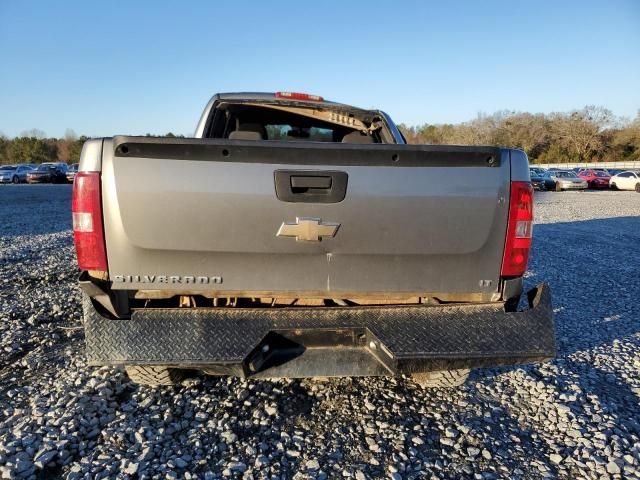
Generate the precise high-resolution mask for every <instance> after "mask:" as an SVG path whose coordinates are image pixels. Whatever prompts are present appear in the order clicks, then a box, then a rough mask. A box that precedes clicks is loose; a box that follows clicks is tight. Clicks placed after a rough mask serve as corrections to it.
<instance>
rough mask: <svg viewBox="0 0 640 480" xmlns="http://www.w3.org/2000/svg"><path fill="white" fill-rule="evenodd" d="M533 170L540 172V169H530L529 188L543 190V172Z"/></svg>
mask: <svg viewBox="0 0 640 480" xmlns="http://www.w3.org/2000/svg"><path fill="white" fill-rule="evenodd" d="M534 170H542V169H530V170H529V175H530V177H531V186H532V187H533V189H534V190H545V188H544V180H545V177H544V174H545V171H534Z"/></svg>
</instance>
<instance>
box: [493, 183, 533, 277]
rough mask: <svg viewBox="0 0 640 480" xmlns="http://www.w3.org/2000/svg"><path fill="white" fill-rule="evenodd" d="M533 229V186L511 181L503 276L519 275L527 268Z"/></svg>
mask: <svg viewBox="0 0 640 480" xmlns="http://www.w3.org/2000/svg"><path fill="white" fill-rule="evenodd" d="M532 230H533V187H532V186H531V184H530V183H529V182H511V196H510V203H509V223H508V225H507V240H506V242H505V245H504V257H503V259H502V271H501V272H500V273H501V275H502V276H504V277H519V276H521V275H523V274H524V272H525V271H526V270H527V262H528V261H529V251H530V250H531V233H532Z"/></svg>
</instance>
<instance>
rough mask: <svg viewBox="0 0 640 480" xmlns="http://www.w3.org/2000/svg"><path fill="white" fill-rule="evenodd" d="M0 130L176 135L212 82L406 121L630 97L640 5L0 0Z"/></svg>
mask: <svg viewBox="0 0 640 480" xmlns="http://www.w3.org/2000/svg"><path fill="white" fill-rule="evenodd" d="M0 48H1V49H2V50H1V51H2V67H0V132H2V133H4V134H5V135H8V136H14V135H18V134H19V133H21V132H23V131H25V130H28V129H32V128H38V129H41V130H43V131H45V132H46V133H47V135H49V136H61V135H63V134H64V132H65V130H66V129H67V128H71V129H73V130H75V131H76V132H77V133H78V134H86V135H89V136H109V135H114V134H118V133H127V134H144V133H147V132H150V133H157V134H159V133H165V132H168V131H172V132H175V133H182V134H187V135H189V134H191V133H192V132H193V130H194V128H195V124H196V122H197V120H198V118H199V115H200V112H201V110H202V108H203V106H204V104H205V103H206V102H207V101H208V99H209V98H210V96H211V95H212V94H213V93H215V92H224V91H276V90H288V91H303V92H310V93H316V94H320V95H323V96H324V97H325V98H329V99H331V100H336V101H342V102H346V103H352V104H355V105H358V106H362V107H378V108H382V109H383V110H386V111H387V112H388V113H389V114H390V115H391V116H392V117H393V118H394V119H395V120H396V121H397V122H404V123H407V124H422V123H425V122H428V123H443V122H460V121H464V120H469V119H471V118H473V117H475V116H476V115H477V114H478V113H479V112H484V113H492V112H494V111H496V110H502V109H509V110H523V111H531V112H550V111H566V110H571V109H574V108H581V107H583V106H584V105H587V104H595V105H603V106H605V107H607V108H610V109H611V110H613V112H614V113H615V114H617V115H624V116H629V117H633V116H635V114H636V112H637V111H638V109H639V108H640V2H639V1H637V0H627V1H624V0H620V1H605V0H603V1H600V2H593V1H584V0H583V1H514V0H512V1H447V2H443V1H415V2H409V1H407V2H402V1H397V2H392V1H376V0H368V1H366V2H365V1H346V0H342V1H339V2H338V1H336V2H334V1H329V0H325V1H323V2H302V1H293V2H289V1H277V2H262V1H260V2H258V1H256V2H243V1H233V2H212V1H207V2H204V1H203V2H168V1H167V2H164V1H156V2H142V1H140V2H134V1H131V2H125V1H120V2H116V1H114V2H90V1H78V2H74V1H66V2H49V1H13V0H0Z"/></svg>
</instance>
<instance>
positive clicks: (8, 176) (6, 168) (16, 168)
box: [0, 165, 32, 183]
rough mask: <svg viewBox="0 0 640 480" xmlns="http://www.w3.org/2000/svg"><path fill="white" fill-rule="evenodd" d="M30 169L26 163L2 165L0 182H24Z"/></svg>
mask: <svg viewBox="0 0 640 480" xmlns="http://www.w3.org/2000/svg"><path fill="white" fill-rule="evenodd" d="M31 170H32V169H31V167H29V166H28V165H3V166H1V167H0V183H24V182H26V181H27V173H28V172H30V171H31Z"/></svg>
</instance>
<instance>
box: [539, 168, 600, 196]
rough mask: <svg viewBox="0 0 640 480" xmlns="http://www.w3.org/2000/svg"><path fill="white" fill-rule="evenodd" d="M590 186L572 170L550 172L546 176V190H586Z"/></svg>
mask: <svg viewBox="0 0 640 480" xmlns="http://www.w3.org/2000/svg"><path fill="white" fill-rule="evenodd" d="M588 186H589V185H588V184H587V182H586V181H585V180H583V179H582V178H579V177H578V176H577V175H576V172H573V171H570V170H549V171H548V172H546V173H545V174H544V188H545V190H555V191H556V192H561V191H563V190H586V189H587V187H588Z"/></svg>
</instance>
